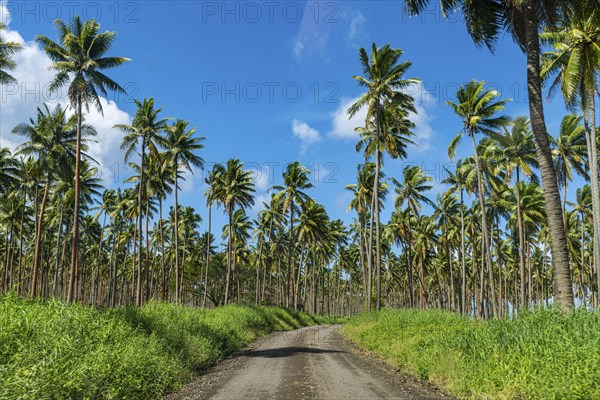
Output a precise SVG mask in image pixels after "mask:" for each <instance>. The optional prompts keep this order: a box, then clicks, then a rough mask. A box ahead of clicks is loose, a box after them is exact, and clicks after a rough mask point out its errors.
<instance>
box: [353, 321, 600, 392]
mask: <svg viewBox="0 0 600 400" xmlns="http://www.w3.org/2000/svg"><path fill="white" fill-rule="evenodd" d="M342 330H343V333H344V334H345V335H347V336H348V337H349V338H351V339H353V340H355V341H356V342H358V343H359V344H360V345H362V346H363V347H365V348H367V349H369V350H372V351H374V352H376V353H378V354H381V355H383V356H384V357H386V358H387V359H388V360H389V361H390V362H392V363H394V364H396V365H398V366H399V367H401V368H403V369H404V370H405V371H407V372H409V373H411V374H413V375H415V376H418V377H419V378H422V379H426V380H429V381H431V382H434V383H436V384H438V385H440V386H443V387H444V388H445V389H446V390H447V391H448V392H450V393H452V394H454V395H457V396H459V397H461V398H463V397H467V398H478V399H481V398H484V399H485V398H493V399H600V315H599V314H598V313H588V312H585V311H580V312H576V313H574V314H571V315H563V314H562V313H560V312H558V311H556V310H544V311H535V312H527V313H522V315H521V316H519V317H518V318H516V319H515V320H512V321H511V320H495V321H490V322H481V321H472V320H470V319H468V318H465V317H461V316H459V315H456V314H452V313H448V312H442V311H409V310H384V311H382V312H380V313H379V314H377V313H370V314H363V315H361V316H359V317H356V318H354V319H351V320H350V322H349V323H348V324H347V325H345V326H344V327H343V329H342Z"/></svg>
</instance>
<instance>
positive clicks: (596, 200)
mask: <svg viewBox="0 0 600 400" xmlns="http://www.w3.org/2000/svg"><path fill="white" fill-rule="evenodd" d="M598 26H600V9H599V8H598V2H597V1H596V0H589V1H588V0H586V1H581V2H579V3H578V4H577V5H571V6H569V7H567V10H566V12H565V15H564V20H563V21H562V26H559V27H558V28H555V29H550V30H548V31H547V32H545V33H544V34H543V35H542V39H543V40H544V41H546V42H547V43H549V44H550V45H552V50H551V51H549V52H548V53H545V54H544V55H543V56H544V62H543V64H542V76H543V77H550V76H554V80H553V82H552V86H551V88H550V90H551V92H552V90H553V89H558V88H559V87H560V91H561V93H562V95H563V99H564V101H565V104H566V105H567V107H568V108H569V109H571V110H577V109H579V110H581V112H582V113H583V122H584V127H585V139H586V145H587V153H588V163H589V170H590V171H591V173H590V186H591V189H592V210H593V227H594V244H593V252H594V267H595V268H594V269H595V270H596V272H597V276H598V281H597V283H598V287H599V288H600V182H599V178H598V172H599V170H598V148H597V147H598V141H597V133H596V95H597V93H598V89H599V86H598V82H599V80H598V71H600V30H599V29H598ZM599 291H600V289H599Z"/></svg>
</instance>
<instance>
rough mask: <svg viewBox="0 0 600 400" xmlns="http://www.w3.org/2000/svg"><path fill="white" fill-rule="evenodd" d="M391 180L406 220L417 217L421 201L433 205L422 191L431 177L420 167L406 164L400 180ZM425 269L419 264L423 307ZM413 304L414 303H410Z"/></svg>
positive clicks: (428, 187)
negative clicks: (404, 210) (404, 207)
mask: <svg viewBox="0 0 600 400" xmlns="http://www.w3.org/2000/svg"><path fill="white" fill-rule="evenodd" d="M391 179H392V182H393V183H394V185H395V186H396V204H395V205H396V209H401V208H402V206H403V205H404V204H406V207H407V215H408V221H410V219H411V217H413V216H414V217H418V216H419V212H420V211H421V207H422V203H426V204H428V205H430V206H432V207H433V206H434V205H435V204H434V202H433V201H431V200H430V199H429V198H428V197H427V196H425V194H424V192H427V191H429V190H431V185H429V184H428V182H430V181H431V177H430V176H427V175H425V173H424V172H423V170H422V169H421V167H418V166H416V165H408V166H406V167H404V170H403V171H402V182H399V181H397V180H396V179H394V178H391ZM407 239H408V243H407V245H408V248H411V247H412V234H411V232H410V231H409V232H408V237H407ZM408 269H409V274H410V275H409V287H410V290H412V285H413V283H412V274H411V272H412V265H411V260H409V267H408ZM424 279H425V271H424V270H423V264H421V270H420V271H419V282H420V285H419V287H420V290H419V299H420V301H419V305H420V307H421V308H424V307H425V284H424ZM411 306H414V304H411Z"/></svg>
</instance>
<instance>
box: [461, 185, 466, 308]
mask: <svg viewBox="0 0 600 400" xmlns="http://www.w3.org/2000/svg"><path fill="white" fill-rule="evenodd" d="M463 196H464V191H463V189H461V190H460V246H461V252H460V254H461V275H462V276H461V279H462V281H461V291H462V304H461V312H462V314H465V315H466V314H467V266H466V261H465V210H464V208H465V204H464V198H463Z"/></svg>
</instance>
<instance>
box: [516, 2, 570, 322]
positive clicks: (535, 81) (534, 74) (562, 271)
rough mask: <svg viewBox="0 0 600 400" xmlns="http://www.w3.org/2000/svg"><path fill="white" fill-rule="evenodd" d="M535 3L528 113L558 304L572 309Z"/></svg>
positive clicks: (528, 9)
mask: <svg viewBox="0 0 600 400" xmlns="http://www.w3.org/2000/svg"><path fill="white" fill-rule="evenodd" d="M534 7H535V6H534V5H533V3H532V2H527V3H526V4H525V10H524V11H525V36H526V48H527V92H528V95H529V113H530V120H531V127H532V130H533V136H534V140H535V147H536V152H537V158H538V163H539V168H540V173H541V176H542V186H543V188H544V199H545V201H546V215H547V221H548V231H549V234H550V251H551V253H552V265H553V269H552V270H553V274H552V275H553V279H554V295H555V297H556V303H557V305H558V306H559V307H560V308H562V309H565V310H570V309H572V308H573V287H572V280H571V271H570V269H569V252H568V249H567V237H566V232H565V226H564V222H563V216H562V209H561V201H560V192H559V190H558V182H557V180H556V172H555V170H554V164H553V162H552V153H551V151H550V144H549V141H548V131H547V130H546V122H545V120H544V105H543V101H542V81H541V77H540V43H539V34H538V30H539V22H538V19H537V16H536V13H535V9H534Z"/></svg>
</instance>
